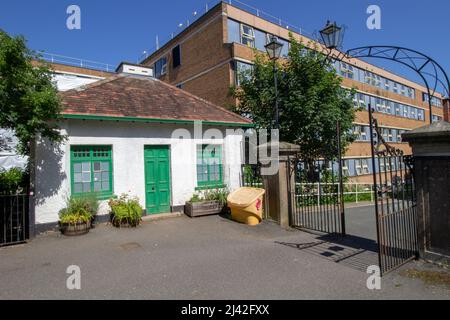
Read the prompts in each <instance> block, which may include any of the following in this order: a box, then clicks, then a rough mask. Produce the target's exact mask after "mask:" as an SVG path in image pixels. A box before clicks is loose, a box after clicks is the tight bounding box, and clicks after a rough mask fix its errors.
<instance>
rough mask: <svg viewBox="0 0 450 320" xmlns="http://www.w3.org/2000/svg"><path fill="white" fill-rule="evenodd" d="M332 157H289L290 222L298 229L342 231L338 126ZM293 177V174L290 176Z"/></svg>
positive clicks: (343, 229)
mask: <svg viewBox="0 0 450 320" xmlns="http://www.w3.org/2000/svg"><path fill="white" fill-rule="evenodd" d="M336 139H337V141H336V142H337V150H336V151H337V153H336V156H335V159H332V160H327V159H317V160H312V159H307V158H306V160H305V159H302V157H301V155H300V158H298V157H295V158H292V159H289V163H290V165H288V170H294V172H293V173H288V176H289V177H295V182H293V181H291V182H290V183H289V187H288V192H289V193H290V197H289V198H290V199H291V204H290V219H291V221H290V225H291V226H293V227H297V228H300V229H306V230H313V231H319V232H325V233H330V234H339V235H345V211H344V210H345V209H344V196H343V194H344V187H343V177H342V159H341V150H340V149H341V147H340V128H339V124H337V130H336ZM291 179H292V178H291Z"/></svg>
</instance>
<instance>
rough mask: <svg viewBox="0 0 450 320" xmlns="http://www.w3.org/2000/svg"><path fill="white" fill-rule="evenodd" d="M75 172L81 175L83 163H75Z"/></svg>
mask: <svg viewBox="0 0 450 320" xmlns="http://www.w3.org/2000/svg"><path fill="white" fill-rule="evenodd" d="M73 172H76V173H80V172H81V163H74V165H73Z"/></svg>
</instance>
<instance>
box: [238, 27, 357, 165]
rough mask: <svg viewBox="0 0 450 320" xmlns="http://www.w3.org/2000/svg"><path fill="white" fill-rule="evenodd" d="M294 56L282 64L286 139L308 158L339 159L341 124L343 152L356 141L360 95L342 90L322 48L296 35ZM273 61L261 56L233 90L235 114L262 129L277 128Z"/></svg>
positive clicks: (282, 131)
mask: <svg viewBox="0 0 450 320" xmlns="http://www.w3.org/2000/svg"><path fill="white" fill-rule="evenodd" d="M290 41H291V47H290V50H289V57H288V59H286V60H283V61H281V62H280V63H277V68H278V72H277V75H278V76H277V80H278V97H279V128H280V133H279V134H280V140H282V141H286V142H290V143H295V144H297V145H299V146H300V148H301V156H302V158H304V159H318V158H324V159H330V160H331V159H333V158H335V157H336V155H337V135H336V127H337V123H338V122H339V124H340V132H341V146H342V150H345V148H346V147H347V146H348V145H349V143H351V142H352V141H353V139H354V136H353V134H352V132H351V131H352V130H351V128H352V123H353V121H354V118H355V108H354V106H353V102H352V99H353V96H354V91H353V90H348V89H344V88H342V87H341V81H342V79H341V78H340V77H339V76H338V75H337V74H336V71H335V70H334V68H333V67H332V65H331V62H330V61H329V60H328V59H327V58H326V57H325V56H324V55H323V54H321V53H319V51H318V50H317V48H315V49H314V50H313V49H308V48H307V47H306V46H304V45H303V44H302V43H299V42H298V41H296V40H295V39H294V38H293V37H292V35H291V40H290ZM273 63H275V62H273V61H270V60H268V58H267V57H266V56H265V55H262V54H260V53H256V58H255V60H254V65H253V68H252V70H251V71H248V72H247V73H243V74H240V75H239V76H240V86H239V87H237V88H232V93H233V95H234V97H236V98H237V99H238V101H239V102H238V105H237V106H236V107H235V111H236V112H237V113H239V114H241V115H246V116H248V117H250V118H251V119H252V120H253V121H254V123H255V124H256V126H257V127H258V128H271V127H272V124H273V119H274V112H275V111H274V105H275V89H274V71H273Z"/></svg>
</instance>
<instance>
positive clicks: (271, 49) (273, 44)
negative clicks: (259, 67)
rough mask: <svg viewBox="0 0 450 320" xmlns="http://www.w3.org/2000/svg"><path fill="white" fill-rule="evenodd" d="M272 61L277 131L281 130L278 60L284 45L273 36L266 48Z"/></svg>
mask: <svg viewBox="0 0 450 320" xmlns="http://www.w3.org/2000/svg"><path fill="white" fill-rule="evenodd" d="M264 47H265V48H266V51H267V54H268V55H269V58H270V60H272V61H273V78H274V83H275V129H279V123H278V122H279V111H278V81H277V71H278V70H277V60H278V59H279V58H280V56H281V50H282V49H283V44H282V43H281V42H279V41H278V39H277V37H275V36H271V37H270V42H269V43H268V44H266V45H265V46H264Z"/></svg>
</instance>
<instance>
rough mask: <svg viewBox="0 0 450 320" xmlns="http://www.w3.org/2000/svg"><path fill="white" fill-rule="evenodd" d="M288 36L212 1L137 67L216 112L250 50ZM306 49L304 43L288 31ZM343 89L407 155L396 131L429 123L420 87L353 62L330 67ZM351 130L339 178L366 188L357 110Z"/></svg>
mask: <svg viewBox="0 0 450 320" xmlns="http://www.w3.org/2000/svg"><path fill="white" fill-rule="evenodd" d="M289 32H292V31H290V30H288V29H286V28H285V27H282V26H280V25H278V24H276V23H272V22H270V21H268V20H264V19H262V18H261V17H258V16H257V15H254V14H252V13H249V12H247V11H245V10H242V9H240V8H238V7H236V6H234V5H230V4H229V3H225V2H220V3H218V4H217V5H216V6H214V7H212V8H211V9H210V10H209V11H207V12H206V13H205V14H204V15H203V16H201V17H200V18H199V19H198V20H196V21H195V22H194V23H192V24H191V25H190V26H189V27H187V28H186V29H185V30H183V31H182V32H181V33H180V34H178V35H177V36H175V37H174V38H173V39H171V40H170V41H168V42H167V43H166V44H164V45H163V46H162V47H161V48H159V49H158V50H157V51H155V52H154V53H152V54H151V55H150V56H148V57H147V58H146V59H145V60H144V61H143V62H142V64H144V65H147V66H152V67H153V68H154V75H155V76H156V77H157V78H159V79H160V80H162V81H166V82H168V83H170V84H172V85H175V86H177V87H179V88H182V89H184V90H186V91H188V92H191V93H193V94H195V95H197V96H199V97H202V98H204V99H206V100H209V101H211V102H213V103H215V104H218V105H222V106H230V105H232V104H235V103H236V101H235V100H234V99H233V98H232V97H230V95H229V88H230V86H233V85H239V73H240V72H241V71H243V70H247V69H248V68H251V63H252V61H253V59H254V48H256V49H257V50H259V51H265V48H264V45H265V44H266V43H267V39H268V38H269V35H275V36H277V37H278V39H279V41H281V42H283V43H284V46H283V52H282V55H284V56H286V55H287V53H288V50H289V42H288V39H289ZM292 34H293V36H294V37H295V38H296V39H297V40H298V41H302V42H303V43H305V44H307V43H308V42H310V41H312V40H311V39H309V38H307V37H305V36H303V35H301V34H298V33H295V32H292ZM335 67H336V70H337V72H338V74H339V75H341V76H342V77H343V86H344V87H348V88H352V87H354V88H356V90H357V91H358V93H357V95H356V97H355V101H354V102H355V106H365V107H367V105H368V103H369V102H370V103H371V105H372V106H373V107H375V110H376V112H375V117H376V118H377V119H378V121H379V124H380V125H381V127H382V128H383V135H384V137H385V139H386V140H387V141H389V142H391V143H392V144H394V145H395V146H396V147H398V148H401V149H403V150H404V151H405V152H406V153H409V152H410V150H409V147H408V144H407V143H403V142H401V133H402V132H404V131H407V130H411V129H413V128H417V127H420V126H424V125H426V124H428V123H429V106H428V101H427V95H426V94H425V92H426V88H425V87H424V86H422V85H420V84H417V83H415V82H412V81H410V80H408V79H406V78H403V77H400V76H398V75H396V74H394V73H391V72H389V71H386V70H384V69H382V68H379V67H377V66H375V65H372V64H369V63H367V62H365V61H362V60H359V59H344V60H343V61H342V62H336V64H335ZM432 101H433V104H434V106H433V120H434V121H437V120H441V119H442V117H443V108H442V104H443V101H442V96H440V95H438V94H436V97H434V98H433V99H432ZM354 124H355V126H354V130H355V133H356V134H357V137H358V138H357V141H356V142H354V143H353V144H352V145H351V146H350V147H349V149H348V150H347V153H346V155H345V164H344V173H345V174H346V175H348V176H350V177H352V180H354V181H360V182H371V173H372V165H371V162H370V161H369V157H370V144H369V139H370V137H369V127H368V113H367V111H361V112H358V113H357V115H356V119H355V123H354Z"/></svg>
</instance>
